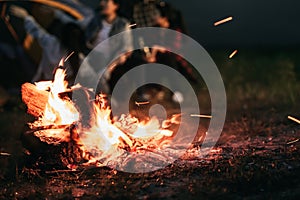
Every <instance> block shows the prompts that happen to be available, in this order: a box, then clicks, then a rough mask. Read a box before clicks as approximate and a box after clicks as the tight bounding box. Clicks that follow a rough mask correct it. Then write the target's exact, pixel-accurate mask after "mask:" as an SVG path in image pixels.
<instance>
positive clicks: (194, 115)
mask: <svg viewBox="0 0 300 200" xmlns="http://www.w3.org/2000/svg"><path fill="white" fill-rule="evenodd" d="M190 116H191V117H199V118H207V119H211V118H212V116H211V115H198V114H191V115H190Z"/></svg>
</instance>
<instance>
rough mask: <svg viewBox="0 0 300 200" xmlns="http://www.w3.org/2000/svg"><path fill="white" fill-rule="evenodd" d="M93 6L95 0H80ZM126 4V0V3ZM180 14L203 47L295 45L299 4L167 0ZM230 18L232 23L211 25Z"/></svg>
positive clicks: (266, 0)
mask: <svg viewBox="0 0 300 200" xmlns="http://www.w3.org/2000/svg"><path fill="white" fill-rule="evenodd" d="M81 1H82V2H84V3H85V4H87V5H91V6H96V5H97V3H98V0H81ZM126 2H128V1H126ZM166 2H169V3H171V4H172V5H174V7H176V8H177V9H179V10H181V11H182V14H183V17H184V19H185V21H186V24H187V28H188V32H189V35H191V36H192V37H193V38H194V39H196V40H197V41H198V42H199V43H200V44H201V45H203V46H207V47H254V46H255V47H261V46H269V47H274V46H293V47H295V46H297V45H299V44H300V27H299V25H300V22H299V20H300V13H299V11H300V1H297V0H287V1H282V0H263V1H262V0H243V1H241V0H226V1H224V0H187V1H182V0H167V1H166ZM228 16H232V17H233V21H231V22H229V23H226V24H223V25H221V26H218V27H214V26H213V23H214V22H215V21H218V20H220V19H223V18H225V17H228Z"/></svg>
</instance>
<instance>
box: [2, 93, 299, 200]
mask: <svg viewBox="0 0 300 200" xmlns="http://www.w3.org/2000/svg"><path fill="white" fill-rule="evenodd" d="M291 109H293V110H295V109H294V108H283V107H280V108H277V107H272V106H269V107H267V106H264V107H263V108H258V107H253V108H250V107H248V108H245V106H244V107H243V108H229V110H228V112H227V113H228V116H227V121H226V123H225V127H224V130H223V133H222V135H221V138H220V139H219V141H218V143H217V145H216V147H215V148H214V151H212V152H211V153H210V154H209V155H208V156H207V157H205V158H196V157H193V156H191V157H190V158H184V159H179V160H177V161H176V162H175V163H173V164H171V165H169V166H167V167H166V168H163V169H161V170H158V171H155V172H150V173H143V174H130V173H124V172H119V171H116V170H113V169H109V168H107V167H85V168H80V169H78V170H76V171H71V170H68V168H66V167H64V166H61V164H60V163H59V160H56V161H54V163H47V162H49V160H47V159H45V157H43V156H40V155H45V152H44V154H43V152H41V151H44V150H45V146H41V145H40V143H39V142H38V141H35V142H36V144H35V142H32V143H31V149H30V150H28V149H25V148H24V146H26V144H24V140H23V139H22V137H21V135H22V133H24V131H25V130H26V123H27V122H29V121H32V120H33V118H32V117H30V116H29V115H27V114H26V108H25V106H24V105H23V104H22V102H21V101H20V99H19V98H18V97H15V99H13V100H11V101H10V102H9V103H8V105H6V106H4V107H3V108H1V112H0V132H1V138H0V152H1V155H0V168H1V170H0V180H1V182H0V185H1V187H0V199H115V198H122V199H183V198H184V199H201V198H202V199H203V198H204V199H207V198H215V199H221V198H231V199H282V198H285V199H296V198H297V197H298V196H300V159H299V158H300V156H299V155H300V154H299V153H300V152H299V148H300V141H298V139H299V138H300V125H299V124H297V123H295V122H292V121H290V120H288V119H287V115H288V114H290V110H291ZM25 143H26V141H25ZM46 148H47V146H46ZM198 148H200V147H199V144H197V143H196V144H195V148H194V151H197V149H198ZM37 152H39V153H37ZM52 153H53V155H50V157H55V155H54V154H55V152H52ZM55 162H56V163H55Z"/></svg>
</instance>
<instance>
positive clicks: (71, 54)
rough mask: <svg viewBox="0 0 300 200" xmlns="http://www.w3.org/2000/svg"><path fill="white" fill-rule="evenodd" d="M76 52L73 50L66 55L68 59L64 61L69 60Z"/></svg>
mask: <svg viewBox="0 0 300 200" xmlns="http://www.w3.org/2000/svg"><path fill="white" fill-rule="evenodd" d="M74 53H75V52H74V51H72V52H71V53H70V54H69V55H68V56H67V57H66V59H65V60H64V62H67V60H69V58H70V57H71V56H72V55H73V54H74Z"/></svg>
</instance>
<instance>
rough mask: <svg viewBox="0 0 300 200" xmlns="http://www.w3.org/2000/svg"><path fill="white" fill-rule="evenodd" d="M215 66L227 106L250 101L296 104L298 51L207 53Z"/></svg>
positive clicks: (299, 85)
mask: <svg viewBox="0 0 300 200" xmlns="http://www.w3.org/2000/svg"><path fill="white" fill-rule="evenodd" d="M210 53H211V56H212V57H213V59H214V61H215V63H216V64H217V66H218V68H219V70H220V72H221V74H222V77H223V80H224V83H225V87H226V92H227V98H228V103H229V104H236V103H238V102H243V103H244V102H248V103H249V102H251V101H253V102H254V103H255V104H257V105H261V106H266V105H273V104H293V105H294V104H296V103H297V102H298V100H299V98H300V78H299V77H300V76H299V75H300V74H298V73H300V72H298V68H300V65H299V64H300V62H299V61H300V57H299V55H300V51H296V50H292V51H291V50H287V51H284V50H282V51H280V50H272V51H265V50H257V51H255V50H251V51H250V50H239V52H238V54H236V55H235V56H234V57H233V58H232V59H229V58H228V55H229V54H230V52H228V51H227V52H225V51H214V52H210Z"/></svg>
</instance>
